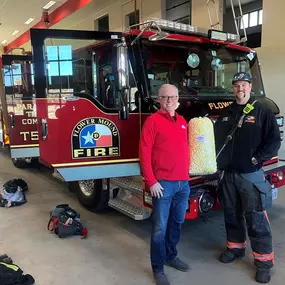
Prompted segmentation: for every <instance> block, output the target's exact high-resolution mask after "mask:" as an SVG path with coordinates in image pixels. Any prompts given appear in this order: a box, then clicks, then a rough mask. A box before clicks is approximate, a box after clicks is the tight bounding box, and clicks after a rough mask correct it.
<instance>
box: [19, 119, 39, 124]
mask: <svg viewBox="0 0 285 285" xmlns="http://www.w3.org/2000/svg"><path fill="white" fill-rule="evenodd" d="M37 123H38V120H37V119H23V120H22V124H23V125H36V124H37Z"/></svg>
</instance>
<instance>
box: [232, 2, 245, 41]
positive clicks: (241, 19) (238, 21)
mask: <svg viewBox="0 0 285 285" xmlns="http://www.w3.org/2000/svg"><path fill="white" fill-rule="evenodd" d="M236 1H237V2H238V7H239V16H236V11H235V6H234V0H231V6H232V12H233V17H234V22H235V27H236V32H237V34H238V35H239V36H240V33H239V31H240V27H242V28H243V32H244V37H243V38H241V40H240V42H246V41H247V34H246V29H245V25H244V17H243V11H242V8H241V3H240V0H236Z"/></svg>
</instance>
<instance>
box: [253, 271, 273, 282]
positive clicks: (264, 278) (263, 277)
mask: <svg viewBox="0 0 285 285" xmlns="http://www.w3.org/2000/svg"><path fill="white" fill-rule="evenodd" d="M255 280H256V281H257V282H258V283H269V282H270V280H271V272H270V269H265V268H257V270H256V275H255Z"/></svg>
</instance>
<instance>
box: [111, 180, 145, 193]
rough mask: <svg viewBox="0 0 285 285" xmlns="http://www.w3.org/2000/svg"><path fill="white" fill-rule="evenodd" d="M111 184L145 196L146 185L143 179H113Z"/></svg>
mask: <svg viewBox="0 0 285 285" xmlns="http://www.w3.org/2000/svg"><path fill="white" fill-rule="evenodd" d="M110 183H111V184H113V185H116V186H118V187H119V188H123V189H126V190H129V191H130V192H132V193H133V194H137V195H142V194H143V187H144V185H143V181H142V179H141V178H138V179H136V180H134V179H132V178H128V177H118V178H113V179H111V181H110Z"/></svg>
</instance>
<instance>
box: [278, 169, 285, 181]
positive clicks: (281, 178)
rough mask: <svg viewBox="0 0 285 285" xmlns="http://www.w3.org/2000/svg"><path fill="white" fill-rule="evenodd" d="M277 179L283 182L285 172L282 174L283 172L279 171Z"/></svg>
mask: <svg viewBox="0 0 285 285" xmlns="http://www.w3.org/2000/svg"><path fill="white" fill-rule="evenodd" d="M277 177H278V179H279V181H281V180H283V177H284V175H283V172H282V171H279V172H278V173H277Z"/></svg>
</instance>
